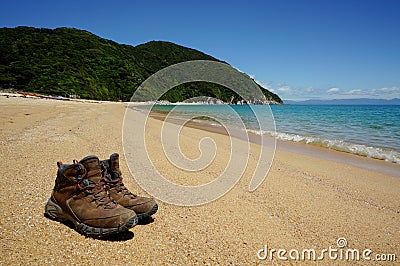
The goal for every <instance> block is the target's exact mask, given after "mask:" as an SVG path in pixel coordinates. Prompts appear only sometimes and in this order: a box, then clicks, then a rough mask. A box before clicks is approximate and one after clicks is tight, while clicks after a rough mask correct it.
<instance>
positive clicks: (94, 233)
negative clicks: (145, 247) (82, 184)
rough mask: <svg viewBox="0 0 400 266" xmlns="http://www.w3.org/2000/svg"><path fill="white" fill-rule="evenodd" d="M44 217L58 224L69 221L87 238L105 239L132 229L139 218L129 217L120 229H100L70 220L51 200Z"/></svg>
mask: <svg viewBox="0 0 400 266" xmlns="http://www.w3.org/2000/svg"><path fill="white" fill-rule="evenodd" d="M45 215H47V217H49V218H50V219H52V220H55V221H58V222H66V221H70V222H72V223H73V224H74V226H75V229H76V230H77V231H78V232H79V233H81V234H83V235H85V236H89V237H105V236H109V235H114V234H119V233H122V232H126V231H128V230H129V228H132V227H134V226H135V225H136V224H137V223H138V222H139V217H138V216H137V215H135V216H133V217H131V218H130V219H129V220H128V221H127V222H126V223H125V224H123V225H122V226H120V227H111V228H102V227H93V226H90V225H87V224H84V223H81V222H79V221H77V220H75V219H74V218H72V217H71V216H70V215H69V214H67V213H66V212H64V211H63V210H62V208H61V207H60V206H59V205H58V204H57V203H55V202H54V201H52V200H51V198H50V199H49V200H48V202H47V204H46V207H45Z"/></svg>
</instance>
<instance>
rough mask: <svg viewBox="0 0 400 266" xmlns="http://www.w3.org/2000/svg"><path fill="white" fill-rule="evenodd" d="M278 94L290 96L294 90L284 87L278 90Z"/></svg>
mask: <svg viewBox="0 0 400 266" xmlns="http://www.w3.org/2000/svg"><path fill="white" fill-rule="evenodd" d="M277 91H278V92H280V93H283V94H290V93H292V89H291V88H290V87H289V86H282V87H279V88H278V89H277Z"/></svg>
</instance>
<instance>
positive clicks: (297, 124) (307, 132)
mask: <svg viewBox="0 0 400 266" xmlns="http://www.w3.org/2000/svg"><path fill="white" fill-rule="evenodd" d="M229 107H231V108H227V106H223V105H176V106H175V105H155V106H153V111H155V112H161V113H170V115H171V116H174V117H176V118H181V119H193V118H194V119H195V120H199V121H202V122H204V123H210V124H212V125H216V126H218V124H226V125H228V124H229V125H231V126H236V127H238V128H242V127H243V126H242V125H241V123H242V122H243V124H244V127H245V130H247V131H249V132H252V133H255V134H260V135H267V136H273V137H275V138H277V139H280V140H286V141H293V142H301V143H305V144H309V145H316V146H320V147H325V148H328V149H334V150H338V151H342V152H348V153H352V154H357V155H361V156H365V157H371V158H376V159H381V160H385V161H388V162H393V163H398V164H400V106H399V105H393V106H383V105H380V106H378V105H271V106H270V107H271V110H272V114H273V118H274V121H275V127H276V131H275V130H274V129H273V128H272V127H271V126H270V125H271V112H270V111H269V109H268V106H263V105H253V106H251V107H252V108H253V110H255V112H256V114H257V116H258V117H259V120H263V121H268V125H269V126H266V127H264V126H261V127H260V125H259V123H257V119H256V116H255V115H254V113H253V111H252V108H250V107H249V106H246V105H230V106H229ZM229 109H230V110H229ZM171 110H173V112H171ZM232 110H233V111H234V112H235V113H236V114H238V115H239V117H240V120H241V121H238V120H237V119H234V118H235V115H233V114H232ZM217 121H218V122H217ZM239 122H240V123H239ZM272 124H273V123H272Z"/></svg>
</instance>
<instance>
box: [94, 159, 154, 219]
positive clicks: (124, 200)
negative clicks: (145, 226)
mask: <svg viewBox="0 0 400 266" xmlns="http://www.w3.org/2000/svg"><path fill="white" fill-rule="evenodd" d="M101 164H103V166H104V168H105V169H104V173H105V174H104V173H103V182H104V183H105V189H106V190H107V192H108V194H109V195H110V197H111V198H112V199H113V200H114V201H116V202H117V203H119V204H121V205H122V206H124V207H125V208H128V209H131V210H133V211H135V212H136V214H137V216H138V217H139V219H146V218H148V217H150V216H151V215H153V214H155V213H156V212H157V210H158V205H157V203H156V202H155V200H154V199H152V198H146V197H140V196H137V195H135V194H133V193H131V192H130V191H129V190H128V189H127V188H126V187H125V186H124V184H123V183H122V173H121V170H120V169H119V155H118V153H114V154H111V156H110V159H108V160H103V161H101Z"/></svg>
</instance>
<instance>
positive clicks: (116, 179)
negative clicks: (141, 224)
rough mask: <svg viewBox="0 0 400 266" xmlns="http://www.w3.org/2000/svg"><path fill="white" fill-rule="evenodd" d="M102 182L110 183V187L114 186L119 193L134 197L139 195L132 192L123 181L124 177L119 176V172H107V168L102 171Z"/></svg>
mask: <svg viewBox="0 0 400 266" xmlns="http://www.w3.org/2000/svg"><path fill="white" fill-rule="evenodd" d="M102 175H103V178H102V182H104V183H105V184H106V185H108V186H109V187H110V188H114V189H116V190H117V192H118V193H122V196H123V197H125V196H127V197H131V198H132V199H134V198H136V197H137V195H135V194H133V193H132V192H130V191H129V190H128V189H127V188H126V187H125V185H124V183H122V177H120V176H119V174H118V173H116V172H112V175H111V174H109V173H108V172H107V169H105V170H104V171H102Z"/></svg>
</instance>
